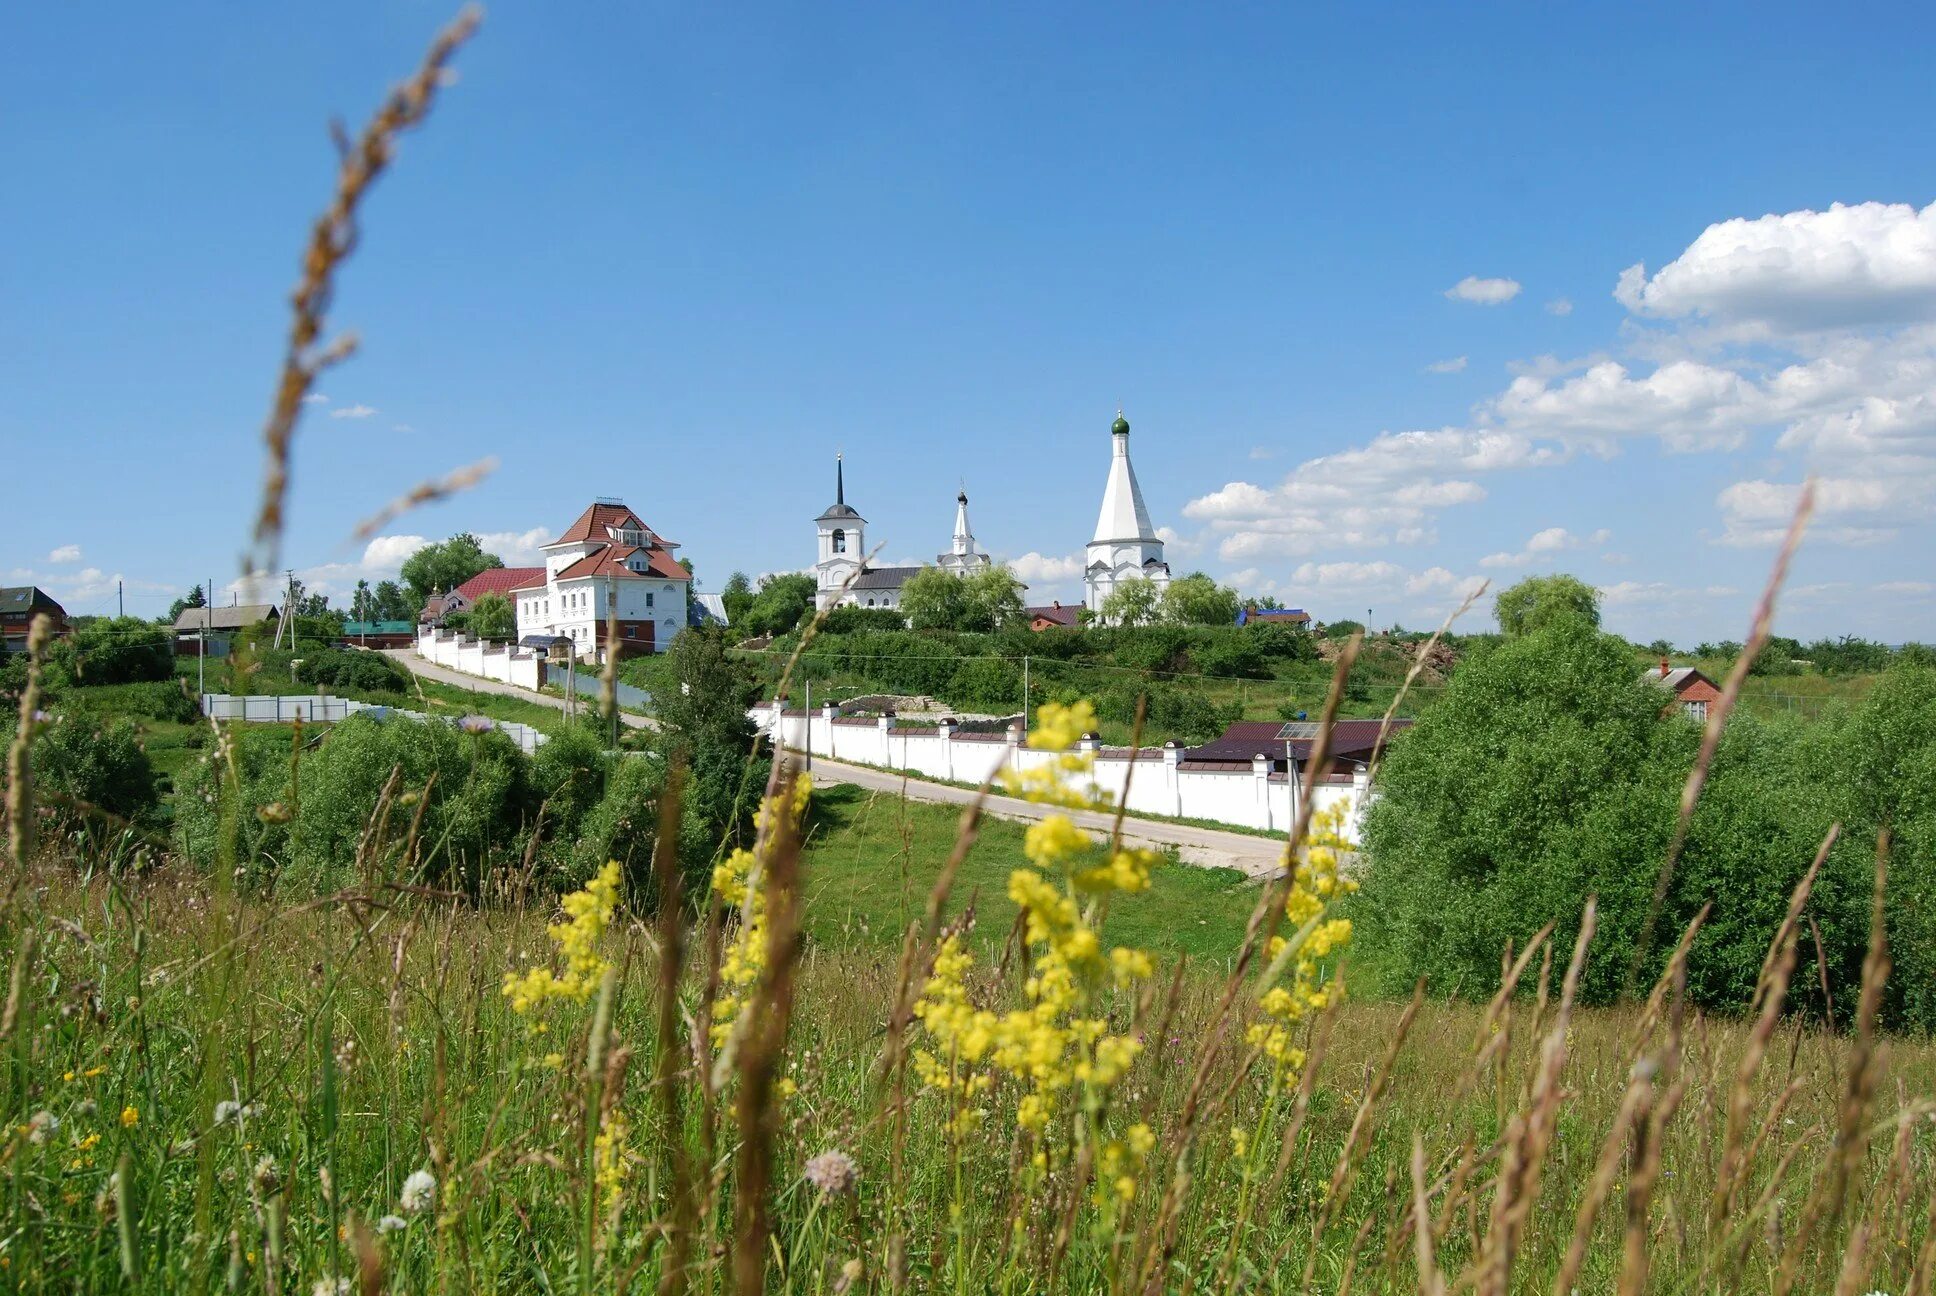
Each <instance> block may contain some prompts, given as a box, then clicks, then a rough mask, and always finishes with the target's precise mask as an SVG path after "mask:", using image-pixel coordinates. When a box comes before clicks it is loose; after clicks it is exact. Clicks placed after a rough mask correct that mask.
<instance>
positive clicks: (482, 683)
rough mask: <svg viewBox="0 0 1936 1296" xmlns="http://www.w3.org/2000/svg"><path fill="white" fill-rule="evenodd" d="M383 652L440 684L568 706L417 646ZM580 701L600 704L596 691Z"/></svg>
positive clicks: (638, 720) (632, 720)
mask: <svg viewBox="0 0 1936 1296" xmlns="http://www.w3.org/2000/svg"><path fill="white" fill-rule="evenodd" d="M383 652H384V655H386V656H388V657H390V658H392V659H394V660H395V661H396V662H398V663H399V664H400V665H401V666H402V667H403V668H404V669H405V670H407V671H409V672H410V673H411V674H413V675H421V676H423V677H424V678H425V679H427V680H436V681H437V682H438V683H439V684H451V685H455V686H456V687H458V688H462V689H470V690H472V691H473V692H476V693H500V694H502V695H504V696H505V697H514V698H523V699H524V700H525V701H526V702H536V703H537V704H538V705H539V706H548V707H551V708H553V709H554V710H558V711H563V710H564V709H565V700H564V699H563V698H561V697H554V696H553V695H552V694H550V693H533V692H532V691H531V690H530V689H528V688H519V687H518V686H517V685H516V684H503V683H500V682H498V681H497V680H490V679H483V678H481V677H479V676H476V675H466V674H464V673H463V672H462V671H454V670H451V669H450V668H449V667H447V666H439V665H438V664H437V663H435V662H429V661H425V660H424V659H423V658H421V657H419V656H417V654H416V652H415V650H414V649H410V648H385V649H384V650H383ZM578 701H579V704H580V705H581V706H586V707H590V708H592V709H594V710H596V709H597V707H598V695H597V694H593V695H592V696H591V697H589V698H585V697H581V698H579V700H578ZM618 718H619V720H620V721H621V722H623V723H624V725H625V727H626V728H628V729H650V728H651V727H652V722H651V721H650V720H648V719H646V718H645V717H644V716H642V715H633V714H632V713H631V712H630V711H620V712H619V713H618Z"/></svg>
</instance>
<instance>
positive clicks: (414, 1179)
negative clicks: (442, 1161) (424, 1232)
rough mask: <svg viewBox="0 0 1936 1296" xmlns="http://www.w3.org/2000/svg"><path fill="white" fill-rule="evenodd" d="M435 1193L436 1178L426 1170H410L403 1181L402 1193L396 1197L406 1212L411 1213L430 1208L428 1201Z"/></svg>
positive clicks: (414, 1213)
mask: <svg viewBox="0 0 1936 1296" xmlns="http://www.w3.org/2000/svg"><path fill="white" fill-rule="evenodd" d="M436 1195H437V1180H436V1179H435V1178H433V1177H432V1176H431V1173H430V1171H428V1170H412V1171H411V1172H410V1177H409V1178H408V1179H405V1180H404V1181H403V1193H402V1194H401V1195H400V1196H399V1197H398V1198H397V1200H398V1202H399V1203H401V1205H402V1206H403V1209H404V1211H405V1212H406V1213H408V1214H411V1215H416V1214H419V1213H420V1212H423V1211H427V1210H429V1209H430V1202H431V1199H432V1198H433V1197H435V1196H436Z"/></svg>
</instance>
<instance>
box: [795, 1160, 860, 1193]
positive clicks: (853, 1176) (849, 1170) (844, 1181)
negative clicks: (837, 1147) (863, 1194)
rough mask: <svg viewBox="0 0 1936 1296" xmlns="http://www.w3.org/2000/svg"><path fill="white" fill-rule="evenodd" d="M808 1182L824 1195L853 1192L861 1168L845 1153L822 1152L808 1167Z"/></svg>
mask: <svg viewBox="0 0 1936 1296" xmlns="http://www.w3.org/2000/svg"><path fill="white" fill-rule="evenodd" d="M806 1176H807V1182H808V1183H810V1184H812V1185H813V1186H814V1187H816V1188H818V1189H819V1190H820V1191H821V1192H824V1193H833V1194H836V1195H837V1194H840V1193H846V1192H852V1191H853V1188H854V1184H855V1181H857V1180H858V1179H859V1178H860V1167H859V1166H857V1165H855V1164H854V1158H852V1157H850V1156H848V1155H847V1154H846V1153H845V1152H839V1151H834V1152H822V1153H821V1154H820V1155H819V1156H817V1157H815V1158H813V1160H811V1161H809V1162H807V1165H806Z"/></svg>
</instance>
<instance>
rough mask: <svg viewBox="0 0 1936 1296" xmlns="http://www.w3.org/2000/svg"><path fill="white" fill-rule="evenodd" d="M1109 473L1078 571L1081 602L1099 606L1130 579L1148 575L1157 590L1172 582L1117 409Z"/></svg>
mask: <svg viewBox="0 0 1936 1296" xmlns="http://www.w3.org/2000/svg"><path fill="white" fill-rule="evenodd" d="M1109 438H1110V442H1111V448H1110V457H1109V479H1108V481H1106V482H1105V483H1104V484H1103V490H1102V512H1101V513H1100V514H1099V515H1098V516H1097V518H1096V534H1095V537H1094V538H1093V539H1091V540H1090V541H1089V546H1088V559H1089V561H1088V565H1087V566H1086V567H1085V568H1084V570H1083V574H1082V588H1083V606H1084V607H1086V608H1088V609H1089V610H1090V611H1091V612H1094V613H1100V612H1101V611H1102V605H1103V600H1105V599H1107V598H1108V597H1109V595H1110V594H1111V593H1112V592H1113V591H1114V590H1115V588H1116V586H1117V585H1119V584H1121V583H1122V582H1124V581H1128V580H1147V581H1150V582H1152V583H1154V584H1155V586H1156V588H1157V590H1158V591H1159V592H1161V591H1162V590H1163V589H1165V588H1167V587H1168V585H1169V583H1170V565H1169V564H1168V563H1166V562H1164V561H1163V540H1162V537H1160V536H1158V535H1157V534H1156V528H1155V527H1154V526H1153V525H1151V523H1150V515H1149V507H1148V505H1146V504H1144V503H1143V488H1142V487H1141V486H1139V485H1137V483H1136V469H1135V468H1134V467H1132V466H1131V465H1130V462H1129V420H1128V419H1126V418H1124V417H1123V416H1122V413H1121V412H1120V411H1118V412H1117V414H1116V422H1115V424H1114V425H1113V426H1112V427H1111V428H1110V429H1109Z"/></svg>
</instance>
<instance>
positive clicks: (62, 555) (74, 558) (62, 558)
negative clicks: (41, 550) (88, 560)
mask: <svg viewBox="0 0 1936 1296" xmlns="http://www.w3.org/2000/svg"><path fill="white" fill-rule="evenodd" d="M80 560H81V547H80V546H79V545H71V544H70V545H62V546H61V547H60V548H58V549H56V550H54V552H52V553H50V554H48V555H47V561H48V562H50V563H71V562H79V561H80Z"/></svg>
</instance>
